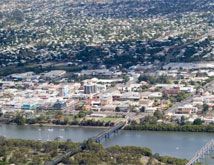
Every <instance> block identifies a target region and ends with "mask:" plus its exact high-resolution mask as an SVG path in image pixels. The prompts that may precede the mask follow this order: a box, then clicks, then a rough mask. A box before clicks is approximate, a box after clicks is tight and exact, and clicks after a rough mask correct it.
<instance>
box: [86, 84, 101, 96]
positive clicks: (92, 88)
mask: <svg viewBox="0 0 214 165" xmlns="http://www.w3.org/2000/svg"><path fill="white" fill-rule="evenodd" d="M97 91H98V90H97V85H96V84H93V83H90V84H85V85H84V93H85V94H91V93H97Z"/></svg>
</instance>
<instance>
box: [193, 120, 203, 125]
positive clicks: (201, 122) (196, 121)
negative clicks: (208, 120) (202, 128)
mask: <svg viewBox="0 0 214 165" xmlns="http://www.w3.org/2000/svg"><path fill="white" fill-rule="evenodd" d="M203 122H204V121H203V120H201V119H200V118H197V119H195V120H194V121H193V125H202V124H203Z"/></svg>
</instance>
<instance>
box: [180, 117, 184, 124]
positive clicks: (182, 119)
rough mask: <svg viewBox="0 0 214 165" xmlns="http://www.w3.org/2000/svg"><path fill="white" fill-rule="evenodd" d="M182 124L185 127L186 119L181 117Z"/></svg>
mask: <svg viewBox="0 0 214 165" xmlns="http://www.w3.org/2000/svg"><path fill="white" fill-rule="evenodd" d="M180 124H181V125H185V117H184V116H181V121H180Z"/></svg>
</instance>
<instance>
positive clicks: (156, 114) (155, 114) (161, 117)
mask: <svg viewBox="0 0 214 165" xmlns="http://www.w3.org/2000/svg"><path fill="white" fill-rule="evenodd" d="M154 116H155V117H156V118H157V119H158V120H159V119H163V112H161V111H159V110H156V111H155V112H154Z"/></svg>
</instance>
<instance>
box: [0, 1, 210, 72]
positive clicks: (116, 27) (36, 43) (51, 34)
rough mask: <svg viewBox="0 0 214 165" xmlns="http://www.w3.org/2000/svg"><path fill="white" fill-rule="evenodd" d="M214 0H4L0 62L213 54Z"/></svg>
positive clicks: (125, 60) (88, 63)
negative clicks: (213, 0)
mask: <svg viewBox="0 0 214 165" xmlns="http://www.w3.org/2000/svg"><path fill="white" fill-rule="evenodd" d="M213 15H214V5H213V3H212V0H200V1H199V0H97V1H96V0H75V1H74V0H71V1H67V0H40V1H38V0H31V1H26V0H22V1H18V0H17V1H11V0H3V1H1V2H0V66H1V67H6V66H11V65H13V66H25V65H32V64H41V63H44V62H63V61H64V62H72V63H73V64H74V65H75V66H80V65H84V66H83V67H86V68H87V67H90V68H91V67H92V68H93V67H96V66H97V65H98V64H99V65H106V66H107V67H111V66H118V65H119V64H121V66H122V67H125V68H127V67H129V66H132V65H136V64H148V63H154V62H155V63H158V62H165V63H167V62H170V61H173V62H176V61H178V62H179V61H182V62H189V61H212V60H214V51H213V47H214V41H213V38H214V36H213V34H214V32H213V29H214V17H213Z"/></svg>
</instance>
